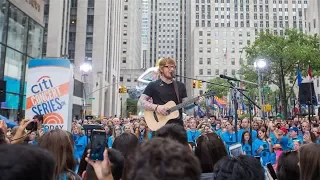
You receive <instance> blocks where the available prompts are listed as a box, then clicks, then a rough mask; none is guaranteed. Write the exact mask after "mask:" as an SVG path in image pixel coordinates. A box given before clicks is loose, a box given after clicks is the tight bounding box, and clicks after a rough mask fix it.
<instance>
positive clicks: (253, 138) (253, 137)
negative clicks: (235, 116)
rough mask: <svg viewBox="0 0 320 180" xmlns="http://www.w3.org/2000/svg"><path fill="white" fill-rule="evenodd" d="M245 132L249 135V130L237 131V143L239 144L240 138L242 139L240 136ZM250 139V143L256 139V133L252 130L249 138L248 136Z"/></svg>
mask: <svg viewBox="0 0 320 180" xmlns="http://www.w3.org/2000/svg"><path fill="white" fill-rule="evenodd" d="M245 131H248V132H249V133H250V129H248V130H246V129H240V130H239V131H238V141H239V142H240V141H241V138H242V134H243V133H244V132H245ZM251 137H252V139H251V140H252V142H253V141H254V140H256V138H257V131H256V130H254V129H252V134H251V136H250V138H251Z"/></svg>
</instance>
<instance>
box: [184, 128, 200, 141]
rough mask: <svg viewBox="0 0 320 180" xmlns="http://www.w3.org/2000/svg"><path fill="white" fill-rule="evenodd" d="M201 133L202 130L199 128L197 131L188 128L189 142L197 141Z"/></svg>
mask: <svg viewBox="0 0 320 180" xmlns="http://www.w3.org/2000/svg"><path fill="white" fill-rule="evenodd" d="M200 134H201V132H200V131H198V130H195V131H191V130H187V137H188V142H190V143H191V142H192V143H196V140H197V139H198V137H199V136H200Z"/></svg>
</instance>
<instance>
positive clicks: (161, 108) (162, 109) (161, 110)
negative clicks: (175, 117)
mask: <svg viewBox="0 0 320 180" xmlns="http://www.w3.org/2000/svg"><path fill="white" fill-rule="evenodd" d="M157 113H159V114H161V115H163V116H166V115H168V108H167V107H165V106H164V105H158V107H157Z"/></svg>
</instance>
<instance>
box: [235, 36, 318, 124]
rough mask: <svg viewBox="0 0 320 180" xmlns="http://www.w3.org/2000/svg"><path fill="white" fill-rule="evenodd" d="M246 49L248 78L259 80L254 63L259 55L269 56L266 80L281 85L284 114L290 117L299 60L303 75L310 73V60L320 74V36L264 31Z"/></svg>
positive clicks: (244, 69) (243, 70) (314, 71)
mask: <svg viewBox="0 0 320 180" xmlns="http://www.w3.org/2000/svg"><path fill="white" fill-rule="evenodd" d="M245 50H246V59H247V63H246V64H245V65H242V67H241V69H240V73H241V74H242V75H243V78H244V79H245V80H248V81H257V78H258V77H257V72H256V70H255V69H254V67H253V63H254V61H256V60H257V59H265V60H266V61H267V67H266V68H265V69H263V70H262V73H263V75H264V77H263V79H264V80H263V82H262V83H263V84H264V85H269V84H273V85H275V86H277V88H278V89H279V93H280V99H281V104H282V105H283V114H284V117H285V118H287V115H288V114H287V102H288V99H289V98H290V97H291V96H292V93H293V88H294V86H295V85H296V84H295V83H296V78H297V76H296V67H297V65H298V64H299V67H300V71H301V72H302V75H303V76H305V75H306V74H307V68H308V65H309V64H310V65H311V67H312V69H313V71H312V73H313V75H318V74H319V70H320V63H319V62H320V50H319V38H318V36H317V35H314V36H312V35H307V34H303V33H302V32H298V31H296V30H286V32H285V35H284V36H279V35H273V34H271V33H261V34H260V35H259V37H258V38H257V39H256V41H255V42H254V43H253V44H252V45H251V46H249V47H247V48H246V49H245ZM248 86H251V85H248ZM255 88H256V87H255Z"/></svg>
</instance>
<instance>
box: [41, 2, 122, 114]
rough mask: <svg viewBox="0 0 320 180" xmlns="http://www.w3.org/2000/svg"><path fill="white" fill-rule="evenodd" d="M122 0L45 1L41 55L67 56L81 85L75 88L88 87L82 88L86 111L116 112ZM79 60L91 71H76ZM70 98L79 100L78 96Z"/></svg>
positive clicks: (91, 112) (117, 107) (79, 63)
mask: <svg viewBox="0 0 320 180" xmlns="http://www.w3.org/2000/svg"><path fill="white" fill-rule="evenodd" d="M123 3H124V1H119V0H108V1H102V0H70V1H69V0H59V1H55V0H51V1H50V0H48V1H47V5H46V7H47V8H46V9H47V10H48V11H49V12H48V13H47V14H45V15H47V16H48V25H47V26H46V27H48V30H47V35H46V36H47V38H46V39H47V41H46V43H47V44H46V53H45V54H46V56H53V57H67V58H68V59H70V61H71V62H72V63H73V64H74V67H75V68H74V69H75V75H76V76H78V77H77V78H76V79H82V81H84V84H85V85H84V86H80V87H79V88H81V89H82V88H83V87H88V88H85V89H86V91H85V94H86V96H85V97H86V98H85V99H86V101H85V102H86V106H88V107H87V108H86V109H87V110H88V111H87V114H92V115H96V116H109V115H119V112H120V104H119V103H118V102H119V95H118V84H119V83H118V82H119V80H120V78H119V77H120V60H121V47H122V42H121V40H122V39H121V37H122V36H121V34H122V27H123V23H122V20H123V18H122V15H123ZM57 19H58V20H57ZM51 23H52V25H51ZM51 37H52V38H51ZM53 37H55V39H53ZM67 42H68V43H67ZM51 52H52V53H51ZM83 63H89V64H91V65H92V71H91V72H88V73H87V74H81V72H79V73H77V71H79V67H80V66H81V64H83ZM77 74H78V75H77ZM79 100H80V102H79ZM74 101H77V103H78V104H79V103H80V104H81V103H82V102H81V98H80V99H79V98H77V99H76V100H74Z"/></svg>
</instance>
